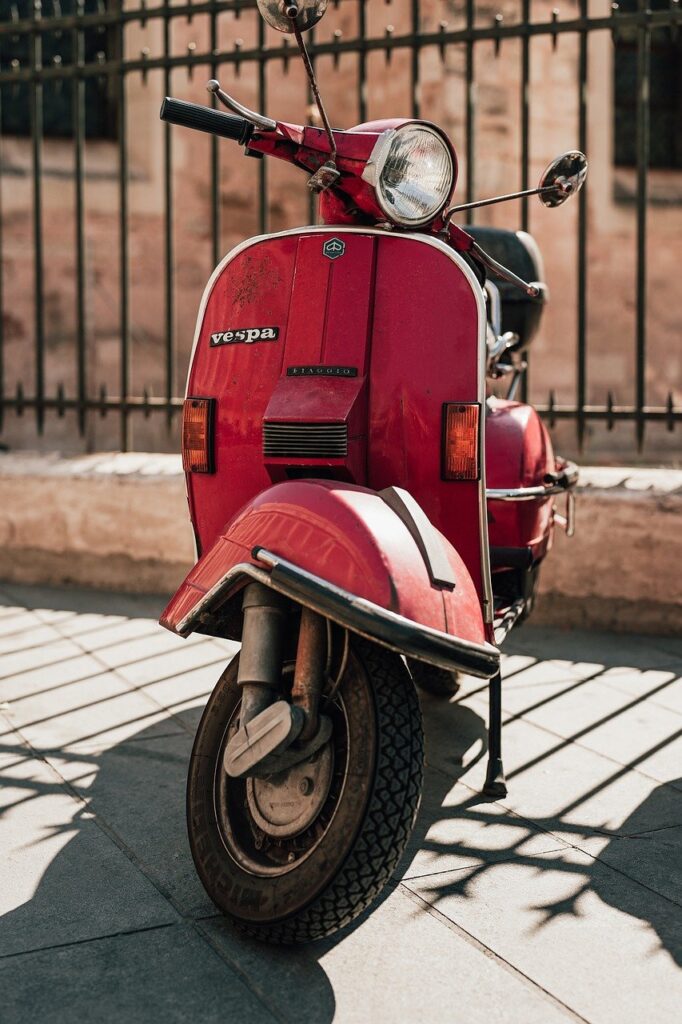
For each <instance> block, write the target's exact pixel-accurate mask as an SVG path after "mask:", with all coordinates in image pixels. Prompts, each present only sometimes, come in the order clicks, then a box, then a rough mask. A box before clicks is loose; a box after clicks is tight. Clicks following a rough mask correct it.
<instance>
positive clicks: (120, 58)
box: [0, 0, 682, 450]
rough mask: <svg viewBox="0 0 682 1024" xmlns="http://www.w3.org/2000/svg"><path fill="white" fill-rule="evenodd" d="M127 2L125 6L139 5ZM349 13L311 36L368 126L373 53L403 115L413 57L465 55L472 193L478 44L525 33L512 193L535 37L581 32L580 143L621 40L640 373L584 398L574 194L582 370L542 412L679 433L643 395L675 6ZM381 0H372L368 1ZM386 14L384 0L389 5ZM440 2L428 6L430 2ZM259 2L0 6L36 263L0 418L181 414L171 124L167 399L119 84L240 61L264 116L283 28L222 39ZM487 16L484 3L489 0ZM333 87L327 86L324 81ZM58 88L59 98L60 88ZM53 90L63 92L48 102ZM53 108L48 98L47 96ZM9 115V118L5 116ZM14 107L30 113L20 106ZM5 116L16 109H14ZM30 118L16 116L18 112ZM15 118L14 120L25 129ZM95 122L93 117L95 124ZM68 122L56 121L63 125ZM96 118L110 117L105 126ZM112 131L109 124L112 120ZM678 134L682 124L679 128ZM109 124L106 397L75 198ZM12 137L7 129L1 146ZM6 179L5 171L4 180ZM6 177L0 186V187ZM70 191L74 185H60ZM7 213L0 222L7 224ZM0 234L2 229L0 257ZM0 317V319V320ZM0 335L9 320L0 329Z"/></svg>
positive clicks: (215, 238) (214, 235) (214, 195)
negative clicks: (113, 343)
mask: <svg viewBox="0 0 682 1024" xmlns="http://www.w3.org/2000/svg"><path fill="white" fill-rule="evenodd" d="M133 2H134V0H133ZM339 2H340V3H341V4H342V5H343V6H344V8H350V7H352V8H353V10H354V12H355V19H356V21H355V25H356V32H355V33H354V34H353V36H352V37H346V36H345V35H343V34H341V33H340V32H339V31H336V32H335V33H333V34H331V35H329V34H327V36H326V37H325V34H324V32H323V31H322V29H323V28H324V24H325V23H323V24H322V26H320V28H319V29H318V30H317V33H316V34H315V35H314V36H313V38H312V39H311V42H310V50H311V54H312V57H313V59H314V60H316V59H319V58H320V57H322V56H323V55H327V56H329V55H331V57H332V58H333V59H334V60H338V59H340V58H341V57H342V56H344V55H348V54H352V55H354V59H355V60H356V61H357V72H356V88H357V93H356V109H357V114H358V119H359V120H361V121H362V120H365V118H366V109H367V99H366V95H367V94H366V82H367V62H368V59H370V55H371V54H372V53H375V52H380V53H382V52H383V54H384V55H385V58H386V60H387V61H389V60H390V58H391V55H392V54H393V53H395V52H397V51H403V52H407V53H408V54H409V60H410V64H409V66H410V75H411V82H410V95H411V107H412V110H411V113H412V115H413V116H415V117H418V116H419V115H420V65H421V58H422V54H423V53H424V51H425V50H426V49H427V48H431V49H432V50H433V49H435V50H436V51H437V52H438V53H439V54H440V56H441V59H443V60H445V58H446V55H447V54H448V52H450V51H451V48H458V51H459V52H461V53H462V54H463V59H464V63H465V80H466V81H465V86H466V89H465V103H466V110H465V113H464V124H465V137H464V140H463V142H464V148H465V151H466V153H467V162H466V175H465V182H464V186H465V193H466V201H467V202H469V201H471V200H473V199H476V198H479V196H478V195H477V166H478V159H477V157H478V154H477V151H476V145H475V142H476V125H477V116H478V113H477V95H476V89H475V85H476V52H477V48H478V47H479V46H480V45H481V44H482V43H485V42H487V43H488V44H490V42H491V41H492V43H493V44H494V52H495V53H497V52H498V51H499V49H500V47H501V46H502V45H503V44H504V43H505V42H506V41H507V40H518V43H519V49H520V62H521V67H520V77H519V83H520V89H519V98H518V104H519V107H518V112H519V118H520V129H521V137H520V167H519V168H518V171H519V176H520V187H521V188H528V187H530V185H531V182H530V180H529V156H530V152H529V145H530V123H531V122H530V104H531V90H530V89H529V79H530V68H531V55H532V45H533V41H534V40H535V39H537V38H538V37H545V38H548V39H550V40H551V41H552V42H553V44H556V43H557V42H558V41H559V40H560V39H561V38H562V37H564V36H566V35H569V36H572V37H573V38H575V39H577V40H578V59H577V63H576V75H575V82H574V88H575V90H576V96H577V112H578V113H577V116H578V138H577V143H578V145H579V146H580V148H582V149H586V148H587V132H588V117H589V114H590V109H589V108H590V101H589V95H588V88H587V78H588V44H589V40H590V36H591V34H592V33H596V32H602V33H611V35H612V37H613V38H614V40H618V39H619V38H623V37H625V36H627V38H628V39H629V40H630V47H631V50H632V53H633V54H634V57H633V60H634V64H633V65H632V72H633V75H634V79H633V83H632V96H633V104H634V134H633V143H632V144H633V146H634V158H633V159H634V163H635V166H636V247H637V261H636V267H637V270H636V315H635V330H634V336H633V337H632V338H631V339H630V340H627V339H626V340H625V341H624V344H631V345H632V346H633V349H634V352H635V354H636V360H635V365H636V381H635V387H634V403H633V404H630V405H626V406H625V405H618V404H616V403H615V402H614V400H613V398H612V397H611V394H610V393H609V397H608V400H607V401H606V402H605V403H604V404H603V405H599V406H595V405H589V404H587V393H588V392H587V355H588V346H589V344H590V339H589V336H588V329H587V324H588V320H587V310H588V305H587V304H588V301H589V298H590V296H589V295H588V288H587V230H588V205H587V198H586V192H585V191H583V192H582V193H581V195H580V199H579V215H578V244H577V290H576V294H575V303H576V306H577V338H576V352H577V367H576V390H575V400H574V401H573V402H572V403H570V404H566V405H560V404H557V403H556V401H555V400H554V398H553V397H552V396H551V395H550V397H549V400H548V401H547V402H546V403H545V404H544V405H543V406H540V410H541V412H542V414H543V415H544V416H545V417H546V418H547V419H548V420H549V421H550V422H552V423H553V422H555V421H558V420H571V421H574V422H575V425H576V431H577V438H578V441H579V443H580V444H582V440H583V437H584V435H585V430H586V425H587V424H588V423H589V422H590V421H601V422H602V423H604V424H606V425H607V426H608V427H609V429H610V428H611V427H612V426H613V425H614V424H615V423H617V422H618V421H623V420H625V421H630V422H632V423H633V424H634V429H635V434H636V439H637V443H638V446H639V447H640V448H641V446H642V443H643V440H644V435H645V427H646V424H647V423H648V422H652V421H659V422H661V421H662V422H663V423H664V424H665V425H666V426H667V428H668V429H669V430H671V431H672V430H673V429H674V427H675V424H676V423H677V422H678V421H679V419H680V416H681V415H682V411H681V410H680V409H679V408H676V407H675V405H674V402H673V398H672V395H669V396H668V400H667V403H665V404H662V405H659V406H651V405H649V404H647V384H646V382H647V215H648V183H649V165H650V134H651V133H650V116H651V108H650V103H651V99H650V97H651V89H650V78H651V64H652V62H651V53H652V39H653V40H654V42H655V41H656V40H657V39H660V38H661V37H664V38H665V39H669V40H671V41H672V42H673V44H675V45H677V42H676V41H677V40H678V38H679V37H678V32H679V29H680V10H679V0H658V2H657V3H653V6H654V7H655V8H656V9H653V10H652V9H651V6H652V5H651V4H647V3H646V0H630V2H629V3H628V0H625V3H624V4H622V5H621V8H619V7H618V5H617V4H614V5H613V6H612V10H611V12H610V14H608V15H606V16H594V15H592V14H590V13H589V10H588V0H573V2H571V3H570V4H569V7H568V10H567V11H566V12H564V13H561V14H560V12H559V11H557V10H555V11H553V12H551V16H550V17H549V18H548V19H547V18H546V17H545V18H544V20H543V18H542V17H541V18H540V19H539V20H532V18H531V14H532V8H531V0H520V2H519V4H518V17H517V18H516V19H515V20H514V21H513V22H512V23H510V22H508V21H507V20H505V18H504V17H503V15H502V14H501V13H497V14H495V13H494V11H493V13H492V14H490V15H489V16H486V15H485V12H484V16H483V17H482V16H481V11H480V9H479V8H478V7H477V5H476V3H475V0H461V2H460V3H459V4H453V3H449V4H446V3H444V4H442V7H443V9H444V10H445V11H446V12H447V10H450V11H451V12H453V11H454V12H455V13H456V14H457V18H456V19H455V20H456V24H455V25H452V24H449V23H448V20H447V19H446V18H444V19H443V20H442V21H440V22H439V23H438V24H437V27H436V28H435V29H433V28H427V29H425V28H424V20H423V17H422V15H423V11H422V8H423V6H424V4H422V3H420V0H409V3H408V2H407V0H405V4H404V7H405V6H406V7H407V9H408V13H409V19H410V28H409V30H408V31H396V30H394V29H393V28H392V27H391V26H390V25H389V26H387V27H386V26H384V29H383V30H382V31H381V32H379V33H375V34H372V33H371V32H370V31H368V24H369V21H368V10H369V0H337V2H336V3H334V0H332V6H337V7H338V6H339ZM380 2H382V0H374V3H373V6H374V5H378V4H379V3H380ZM383 2H384V3H385V5H386V9H387V11H388V12H389V13H390V9H391V7H390V3H391V0H383ZM432 6H433V5H432ZM254 7H255V2H254V0H220V2H218V0H201V2H193V3H190V2H182V0H180V2H178V3H175V4H172V5H170V4H163V3H159V4H155V3H154V2H153V0H150V2H149V4H147V2H146V0H139V3H138V5H137V6H128V5H124V3H123V0H114V2H113V3H109V2H105V0H43V2H41V0H0V109H1V110H2V112H3V114H2V118H1V119H0V124H4V125H5V126H6V127H5V135H11V134H12V133H13V132H14V133H16V132H22V131H23V132H24V134H25V135H26V136H27V138H28V139H30V177H31V205H32V263H33V279H34V280H33V291H34V308H33V338H32V343H31V345H30V346H29V348H30V351H27V352H26V356H25V364H24V365H25V379H24V381H23V382H20V383H18V384H13V387H12V389H11V390H12V393H8V391H9V389H8V388H6V386H5V374H4V373H3V366H4V364H3V356H4V341H3V335H2V334H0V427H1V425H2V420H3V418H4V419H5V421H6V420H7V419H8V417H9V416H10V415H19V416H21V415H23V416H27V415H31V416H34V417H35V423H36V427H37V431H38V433H42V432H44V431H45V430H46V423H49V417H50V416H53V415H55V414H56V415H57V416H60V417H64V416H65V415H67V414H70V415H73V414H74V413H75V419H76V422H77V426H78V430H79V431H80V432H81V433H84V432H85V431H86V426H87V423H88V420H89V418H90V417H93V416H107V417H112V416H115V417H118V420H119V423H120V430H119V431H118V436H119V443H120V447H121V449H123V450H127V449H128V448H129V447H130V437H131V433H130V426H131V421H132V420H133V418H134V417H138V416H146V417H150V416H161V417H165V420H166V422H167V424H168V429H169V430H173V429H174V428H175V426H176V424H177V413H178V410H179V409H180V407H181V404H182V400H181V397H180V395H179V393H178V389H177V387H176V381H175V376H176V374H175V370H174V363H175V344H176V337H175V336H176V329H175V323H174V318H175V312H174V309H175V303H174V276H173V263H174V259H175V257H176V253H175V252H174V235H173V214H174V194H173V173H172V169H173V147H172V135H171V130H170V129H169V126H167V125H166V126H164V133H163V139H164V143H163V154H162V160H163V211H164V214H163V263H164V266H163V289H164V310H165V325H164V331H165V353H164V360H165V386H164V393H163V394H162V395H160V396H158V395H157V396H152V395H151V394H150V393H149V392H148V391H147V390H146V389H144V388H142V389H140V390H141V392H142V393H135V390H134V389H133V388H132V387H131V360H133V358H134V349H135V345H136V344H137V342H136V341H134V340H133V337H132V335H131V323H130V277H131V270H133V269H134V268H133V267H131V253H130V245H129V216H130V211H129V187H130V171H129V142H130V132H131V124H130V117H129V110H128V108H127V100H126V87H125V85H126V79H127V78H128V77H129V76H135V75H138V76H140V75H141V76H146V75H148V74H149V73H150V72H151V71H152V70H156V71H160V72H161V73H162V75H163V76H164V85H165V91H166V92H171V91H172V90H171V74H172V72H174V71H176V70H177V69H179V68H185V69H190V70H191V69H192V68H195V67H198V66H202V69H203V70H209V71H210V74H211V76H212V77H219V75H220V70H221V68H224V67H225V66H228V65H231V66H232V67H238V68H244V67H247V66H251V67H252V68H254V69H255V70H256V73H257V82H258V92H259V97H258V98H259V102H258V106H259V109H261V110H266V109H267V107H268V97H267V95H266V92H267V89H266V68H267V67H268V66H269V65H270V64H271V62H280V65H281V67H282V69H283V70H284V71H286V69H287V68H288V66H289V62H290V61H292V60H293V59H294V56H295V55H294V52H293V49H292V47H291V45H290V44H289V43H288V40H287V39H286V38H284V37H283V38H282V39H281V40H280V39H272V38H269V37H268V36H267V34H266V32H265V30H264V28H263V26H262V25H261V23H260V20H258V24H259V26H260V27H259V28H258V30H257V32H258V34H257V37H256V40H257V41H256V44H255V45H252V46H244V45H243V44H242V45H240V44H239V42H237V43H236V44H235V45H234V46H233V48H231V49H219V48H218V32H217V21H218V18H219V16H220V15H221V14H222V13H223V12H225V11H232V12H236V13H238V14H240V15H241V16H242V17H244V18H255V17H256V14H255V11H253V10H252V9H253V8H254ZM488 10H490V9H488ZM198 16H204V17H207V18H208V23H209V25H210V46H209V47H208V49H207V50H206V52H199V51H198V50H197V48H196V47H195V48H192V47H190V48H188V49H185V50H184V51H183V52H174V49H173V46H172V35H171V29H172V26H173V25H174V24H175V23H178V22H179V21H180V20H181V19H184V20H185V21H187V20H191V19H192V18H197V17H198ZM151 22H157V23H160V25H161V29H162V40H163V45H162V52H160V53H159V54H158V55H152V54H151V53H149V52H146V51H144V50H143V51H142V52H139V53H137V54H133V53H131V52H130V47H128V46H127V45H126V33H127V31H129V29H130V27H131V26H133V25H140V26H145V25H147V24H148V23H151ZM325 86H326V91H327V93H329V92H330V91H332V90H333V88H334V83H333V81H332V82H329V81H327V82H326V83H325ZM57 94H58V96H57ZM56 96H57V99H55V97H56ZM55 104H56V106H55ZM8 111H9V114H8ZM22 112H23V113H22ZM10 115H11V116H10ZM22 117H23V119H24V120H23V122H22ZM47 123H49V124H51V125H52V127H51V129H50V130H51V132H52V134H61V135H62V136H63V137H65V138H67V139H69V140H70V142H69V145H72V147H73V161H74V175H73V185H72V186H71V185H69V186H68V187H69V188H71V187H72V188H73V190H74V193H73V200H74V204H75V207H74V208H75V234H74V237H73V245H74V247H75V276H76V287H75V304H76V309H75V323H76V330H75V336H74V338H73V347H72V348H73V351H72V359H73V364H74V367H75V373H74V375H73V379H74V381H75V384H74V386H73V388H69V387H66V386H64V385H63V384H58V385H57V387H56V389H54V390H53V393H48V387H47V385H46V375H45V358H46V319H45V318H46V305H45V284H44V280H45V279H44V268H45V260H46V252H45V246H44V234H43V225H42V221H43V173H42V171H43V168H42V153H43V136H44V134H45V125H46V124H47ZM22 124H23V127H22ZM98 125H99V126H100V127H99V128H98ZM60 126H61V127H60ZM102 126H104V127H102ZM112 126H113V127H112ZM677 131H678V132H679V123H678V126H677ZM98 133H99V134H107V133H108V134H109V135H110V136H111V137H113V138H114V139H115V144H116V146H117V153H118V164H117V194H118V218H119V227H120V230H119V244H118V252H117V253H116V254H115V258H116V260H117V263H118V273H119V281H120V286H119V289H118V290H119V295H118V299H117V301H118V303H119V307H120V308H119V318H120V358H119V363H118V378H119V380H118V393H117V394H115V395H114V394H108V393H107V391H106V389H105V388H104V387H101V386H99V385H97V384H96V383H95V385H93V382H92V380H91V379H89V375H88V365H87V363H88V352H89V345H88V332H89V331H90V329H91V326H92V325H91V324H90V323H89V321H88V317H87V311H86V305H87V301H86V289H87V284H86V282H87V266H86V263H87V260H86V256H87V254H86V246H85V206H84V184H83V182H84V175H83V169H84V158H85V151H86V146H87V144H88V141H87V140H88V138H89V137H95V136H97V135H98ZM4 141H5V140H4V139H0V146H1V145H2V144H3V142H4ZM219 170H220V168H219V157H218V143H217V140H215V139H214V140H212V148H211V162H210V169H209V171H208V174H209V175H210V185H209V195H210V208H211V225H212V227H211V235H210V246H211V257H212V259H213V261H214V262H217V260H218V258H219V256H220V255H221V252H220V236H221V224H220V219H221V208H220V199H219V184H218V181H219ZM11 185H12V182H11V180H10V181H9V187H11ZM7 187H8V181H7V180H4V181H3V182H2V188H3V190H4V189H6V188H7ZM65 187H67V186H65ZM256 187H257V189H258V209H259V219H260V227H261V230H266V229H267V227H268V171H267V168H266V166H265V163H264V162H261V164H260V166H259V168H258V175H257V186H256ZM1 213H2V211H1V208H0V220H1ZM520 213H521V217H520V221H521V223H520V226H521V227H523V228H526V227H527V225H528V216H529V214H528V205H527V200H526V201H523V202H522V203H521V210H520ZM1 255H2V235H1V234H0V256H1ZM2 267H3V261H2V260H0V306H2V305H3V304H4V306H5V307H7V306H8V304H11V301H12V296H11V295H8V294H7V293H6V292H4V290H3V277H2ZM1 322H2V323H4V320H3V321H1ZM0 330H2V327H0Z"/></svg>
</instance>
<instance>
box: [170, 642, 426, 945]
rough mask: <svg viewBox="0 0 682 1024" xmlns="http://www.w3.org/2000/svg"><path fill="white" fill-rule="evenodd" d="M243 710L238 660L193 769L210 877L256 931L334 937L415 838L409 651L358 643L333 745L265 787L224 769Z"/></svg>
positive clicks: (417, 760) (232, 912)
mask: <svg viewBox="0 0 682 1024" xmlns="http://www.w3.org/2000/svg"><path fill="white" fill-rule="evenodd" d="M286 671H287V669H286V667H285V675H286ZM289 671H290V670H289ZM239 704H240V691H239V687H238V685H237V659H236V658H235V659H234V661H232V662H231V663H230V665H229V666H228V668H227V669H226V670H225V672H224V673H223V675H222V676H221V678H220V679H219V680H218V684H217V686H216V688H215V689H214V691H213V693H212V694H211V697H210V698H209V701H208V704H207V705H206V709H205V710H204V714H203V716H202V719H201V722H200V724H199V729H198V731H197V735H196V739H195V742H194V749H193V751H192V758H191V762H190V768H189V778H188V783H187V822H188V829H189V839H190V846H191V849H192V856H193V857H194V862H195V865H196V868H197V871H198V873H199V877H200V878H201V881H202V883H203V885H204V888H205V889H206V891H207V893H208V894H209V896H210V897H211V899H212V900H213V902H214V903H215V904H216V905H217V907H218V908H219V909H220V910H221V911H222V912H223V913H224V914H226V915H227V916H228V917H230V918H231V919H232V920H233V921H234V922H235V924H236V925H237V926H238V927H239V928H240V930H241V931H243V932H246V933H247V934H249V935H252V936H254V937H256V938H259V939H263V940H265V941H268V942H275V943H293V942H309V941H310V940H313V939H320V938H323V937H324V936H326V935H330V934H332V933H333V932H335V931H337V930H338V929H339V928H342V927H344V926H345V925H347V924H349V923H350V922H351V921H352V920H353V919H354V918H355V917H357V916H358V914H360V913H361V912H362V911H363V910H364V909H365V907H367V906H368V905H369V904H370V903H371V902H372V900H373V899H374V898H375V897H376V896H377V895H378V894H379V892H380V891H381V890H382V888H383V887H384V885H385V884H386V882H387V881H388V880H389V878H390V877H391V874H392V873H393V871H394V869H395V867H396V865H397V863H398V861H399V859H400V856H401V854H402V853H403V850H404V849H405V846H406V844H407V840H408V838H409V836H410V833H411V831H412V827H413V825H414V820H415V818H416V815H417V810H418V807H419V801H420V796H421V789H422V775H423V759H424V744H423V734H422V725H421V715H420V711H419V703H418V700H417V695H416V692H415V689H414V685H413V683H412V680H411V678H410V675H409V673H408V672H407V670H406V668H405V666H404V664H403V662H402V661H401V659H400V657H399V656H398V655H396V654H393V653H392V652H390V651H386V650H384V649H383V648H379V647H376V646H375V645H373V644H370V643H368V642H367V641H364V640H361V639H359V638H353V640H352V641H351V650H350V657H349V661H348V666H347V669H346V672H345V675H344V678H343V683H342V685H341V687H340V689H339V691H338V693H337V694H336V696H335V698H334V700H333V702H332V703H331V704H330V705H329V706H328V707H326V708H324V709H323V710H324V713H325V714H326V715H329V716H330V717H331V719H332V722H333V732H332V737H331V739H330V740H329V742H328V743H327V745H326V746H325V747H323V748H322V749H321V750H319V751H317V752H316V753H315V754H314V755H313V756H312V757H311V758H310V759H309V760H308V761H305V762H303V763H301V764H298V765H295V766H294V767H293V768H291V769H289V770H288V771H286V772H281V773H279V774H277V775H271V776H269V777H267V778H263V779H232V778H230V777H229V776H228V775H227V774H226V773H225V771H224V769H223V755H224V752H225V747H226V745H227V742H228V740H229V738H230V736H231V735H232V733H233V731H234V730H235V729H236V728H237V722H238V716H239Z"/></svg>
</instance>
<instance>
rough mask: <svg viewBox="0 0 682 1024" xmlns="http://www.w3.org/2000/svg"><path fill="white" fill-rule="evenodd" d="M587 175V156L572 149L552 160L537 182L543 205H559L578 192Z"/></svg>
mask: <svg viewBox="0 0 682 1024" xmlns="http://www.w3.org/2000/svg"><path fill="white" fill-rule="evenodd" d="M586 177H587V157H586V156H585V154H584V153H581V152H580V151H579V150H577V149H574V150H571V151H570V152H568V153H562V154H561V156H558V157H557V158H556V160H552V162H551V164H550V165H549V167H547V168H546V169H545V173H544V174H543V175H542V177H541V178H540V182H539V184H538V189H539V198H540V202H541V203H542V204H543V206H561V204H562V203H565V202H566V200H567V199H568V198H570V196H574V195H575V194H576V192H580V189H581V188H582V187H583V183H584V181H585V178H586Z"/></svg>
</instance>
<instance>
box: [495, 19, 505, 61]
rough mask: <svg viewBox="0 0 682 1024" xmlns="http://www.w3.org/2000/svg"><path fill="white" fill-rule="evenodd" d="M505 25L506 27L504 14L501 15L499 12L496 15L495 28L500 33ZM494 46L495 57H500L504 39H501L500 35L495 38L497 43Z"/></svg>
mask: <svg viewBox="0 0 682 1024" xmlns="http://www.w3.org/2000/svg"><path fill="white" fill-rule="evenodd" d="M503 25H504V14H502V13H500V12H499V11H498V13H497V14H496V15H495V28H496V29H497V31H498V33H499V30H500V29H501V28H502V26H503ZM493 46H494V47H495V56H496V57H499V55H500V49H501V48H502V39H501V37H500V35H499V34H498V35H496V36H495V42H494V43H493Z"/></svg>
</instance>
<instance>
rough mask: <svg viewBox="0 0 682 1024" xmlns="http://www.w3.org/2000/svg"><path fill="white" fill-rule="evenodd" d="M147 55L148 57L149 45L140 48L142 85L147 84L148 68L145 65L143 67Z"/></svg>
mask: <svg viewBox="0 0 682 1024" xmlns="http://www.w3.org/2000/svg"><path fill="white" fill-rule="evenodd" d="M148 57H149V47H148V46H143V47H142V49H141V50H140V60H141V61H142V65H143V66H142V83H143V85H146V84H147V74H148V71H149V69H148V68H147V67H145V66H144V65H145V64H146V62H147V58H148Z"/></svg>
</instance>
